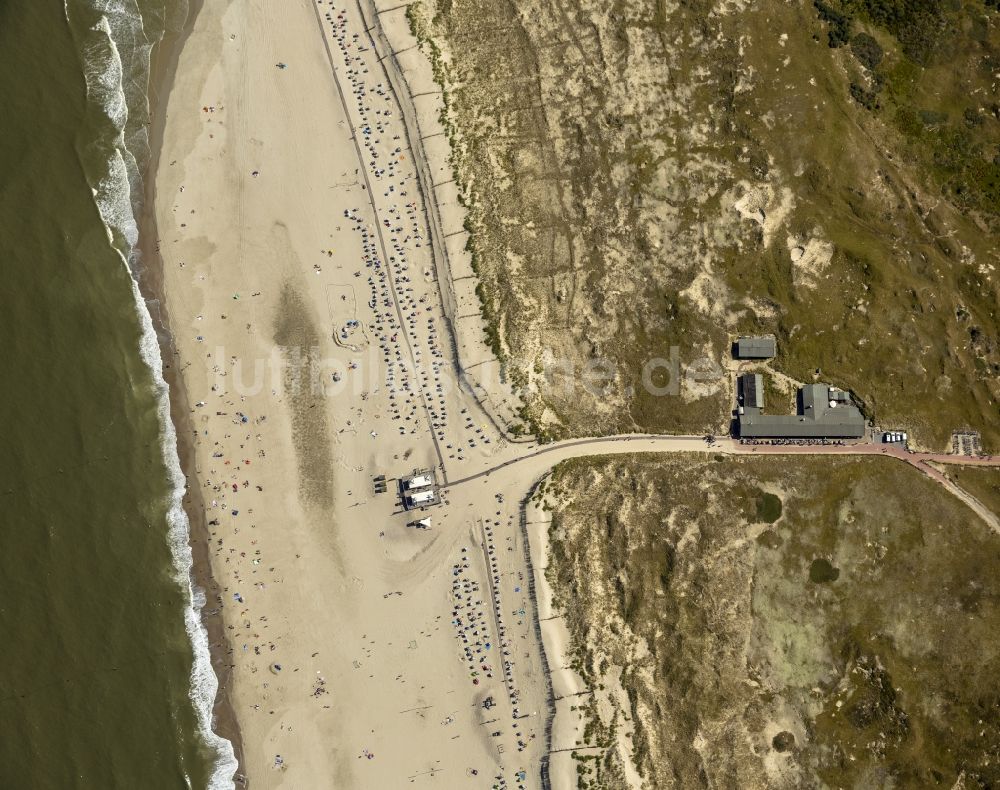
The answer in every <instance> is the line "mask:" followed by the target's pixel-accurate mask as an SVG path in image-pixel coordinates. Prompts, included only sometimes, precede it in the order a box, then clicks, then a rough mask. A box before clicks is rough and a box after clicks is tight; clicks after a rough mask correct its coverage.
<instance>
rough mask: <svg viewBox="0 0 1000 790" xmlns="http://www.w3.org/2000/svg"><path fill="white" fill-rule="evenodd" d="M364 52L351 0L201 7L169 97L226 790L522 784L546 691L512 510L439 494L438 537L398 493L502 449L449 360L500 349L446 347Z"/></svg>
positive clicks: (164, 221)
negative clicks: (226, 696)
mask: <svg viewBox="0 0 1000 790" xmlns="http://www.w3.org/2000/svg"><path fill="white" fill-rule="evenodd" d="M387 17H389V18H388V19H387ZM381 18H382V21H383V22H384V23H385V34H386V35H388V36H389V37H390V38H389V39H384V38H383V39H381V40H382V45H383V46H388V43H387V42H388V41H390V40H392V37H400V38H403V37H405V36H408V35H409V34H408V33H407V31H406V21H405V17H404V14H403V9H402V8H400V9H398V10H396V11H394V12H389V13H386V14H383V15H381ZM411 43H412V42H411ZM374 44H375V42H374V41H373V40H372V39H371V38H369V36H368V33H367V31H366V26H365V23H364V21H363V18H362V15H361V10H360V8H359V6H357V5H351V6H347V7H346V8H345V7H341V6H334V5H331V4H329V3H318V4H317V5H316V6H315V8H314V7H313V6H312V4H311V3H308V2H302V1H300V2H295V3H292V4H289V5H286V6H282V7H281V8H280V10H279V9H277V8H274V7H273V6H269V5H268V4H266V3H263V2H253V3H245V4H240V5H238V6H237V5H235V4H233V5H227V4H226V3H222V2H213V0H208V2H205V3H204V6H203V7H202V9H201V10H200V12H199V14H198V16H197V18H196V20H195V23H194V28H193V30H192V32H191V34H190V36H189V37H188V39H187V41H186V42H185V45H184V47H183V50H182V51H181V53H180V57H179V62H178V67H177V76H176V79H175V80H174V83H173V86H172V88H171V90H170V93H169V96H168V97H167V99H166V107H165V110H166V117H165V122H164V136H163V146H162V150H161V153H160V159H159V165H158V168H157V170H156V173H155V198H154V211H155V218H156V224H157V228H158V235H159V239H158V249H159V252H160V254H161V256H162V261H163V288H164V292H165V297H166V309H167V311H168V313H169V316H170V326H171V330H172V333H173V336H174V342H175V346H176V356H175V359H174V360H173V367H174V370H175V372H176V373H178V374H179V379H180V382H181V384H182V387H183V395H184V400H186V403H187V405H188V411H189V414H188V415H187V419H186V420H185V421H184V422H186V423H187V426H184V425H183V423H182V425H181V430H182V431H183V430H185V428H186V430H187V431H188V432H189V433H188V437H187V438H188V439H190V440H191V442H192V446H193V455H194V457H193V459H191V461H192V463H191V464H190V465H189V470H188V471H189V473H190V474H189V485H190V487H191V490H192V494H194V497H193V499H192V503H193V504H194V506H195V507H197V503H198V500H199V498H200V500H201V503H202V505H203V507H204V517H205V520H206V522H207V524H208V529H209V540H210V543H209V545H210V549H211V563H212V571H213V575H214V577H215V580H216V581H217V583H218V585H219V593H218V596H217V597H216V598H215V599H214V600H209V602H208V606H207V607H206V612H205V614H206V617H207V619H209V620H211V619H212V618H214V617H219V616H221V618H222V622H223V623H224V624H225V634H226V639H227V642H228V648H227V649H228V664H229V668H230V669H231V670H232V680H231V698H232V705H233V710H234V711H235V715H236V718H237V721H238V724H239V727H240V731H241V737H242V741H243V745H244V755H245V756H244V761H243V771H244V772H245V777H242V776H241V777H240V780H239V781H241V782H243V781H247V782H249V783H250V784H251V785H252V786H254V787H257V786H266V787H278V786H284V787H306V786H317V784H319V785H321V786H344V787H395V786H400V785H401V784H402V783H403V782H410V781H414V782H416V781H428V780H431V779H432V778H435V777H437V778H438V779H437V783H438V784H439V785H440V783H441V780H444V781H445V782H446V785H447V786H454V785H457V784H463V785H464V784H467V783H468V782H469V780H470V777H479V779H480V780H481V784H482V785H483V786H490V785H492V784H495V783H500V784H501V785H502V786H508V787H516V786H535V785H536V784H537V781H538V771H537V765H538V759H539V754H540V749H541V744H542V741H543V740H544V739H543V738H542V733H541V731H540V730H539V727H540V726H542V725H543V724H544V716H541V715H539V711H540V710H541V709H542V708H543V706H544V702H545V694H546V684H545V678H544V675H543V674H542V673H541V671H540V669H539V667H540V662H539V661H538V656H537V650H538V646H537V644H536V642H535V640H534V638H533V632H532V630H531V629H532V612H531V609H530V600H529V598H528V585H527V565H526V552H525V550H524V545H523V543H522V538H521V532H520V530H519V526H518V524H517V522H516V513H517V503H516V502H514V503H511V504H510V505H504V504H501V502H500V500H499V497H500V496H502V495H501V492H500V491H499V490H497V491H490V492H489V493H487V491H486V489H487V487H486V486H479V485H477V486H475V487H473V486H472V485H471V484H470V485H466V486H464V487H463V489H462V491H461V495H460V496H456V495H454V494H453V493H452V492H450V491H449V489H448V488H447V486H445V487H444V488H443V490H442V495H443V499H444V503H443V504H442V505H441V506H438V507H436V508H432V509H428V510H427V512H426V513H418V515H419V516H420V517H426V516H430V517H431V519H432V525H431V526H430V528H429V529H425V528H415V527H413V526H407V524H408V523H410V522H412V521H413V520H414V515H413V514H412V513H409V514H408V513H405V512H402V509H401V507H400V502H399V498H398V497H397V496H396V494H395V485H396V483H395V479H396V478H398V477H399V476H401V475H405V474H408V473H410V472H412V471H413V470H414V469H416V468H424V469H431V470H434V473H435V474H436V475H437V477H438V481H439V483H442V484H443V483H445V482H446V481H447V480H448V479H449V477H450V478H452V479H455V478H460V477H466V476H468V475H470V474H474V473H476V472H478V471H480V470H482V469H488V468H490V467H491V466H494V465H495V464H496V463H497V462H498V461H499V460H502V459H503V458H505V457H506V455H505V453H506V454H509V453H510V449H509V445H508V444H507V442H506V441H505V440H504V439H503V437H502V435H501V434H500V432H499V431H498V430H497V428H496V425H497V423H498V422H499V421H500V420H502V417H497V416H496V415H494V414H487V413H486V412H484V411H483V410H482V409H481V408H480V407H479V406H478V403H477V401H476V400H475V399H473V398H471V397H469V395H468V394H467V391H466V390H465V389H464V388H461V387H457V386H454V383H455V381H456V377H455V376H454V369H455V368H454V354H455V353H456V351H457V348H458V344H462V346H463V351H462V353H463V354H466V355H469V354H471V353H480V354H482V355H483V357H484V358H486V357H488V351H486V350H485V346H484V345H482V344H480V346H481V347H480V346H476V345H475V342H473V341H472V340H470V339H469V337H473V338H476V335H475V333H474V332H463V330H462V329H459V331H458V335H459V337H458V338H455V337H454V336H452V335H450V330H449V327H450V326H451V319H452V318H453V317H454V314H453V313H449V312H448V307H447V306H446V299H447V300H450V306H451V307H452V308H453V309H454V302H455V300H454V297H453V296H448V295H442V289H441V288H440V287H439V283H438V276H439V270H438V267H439V266H441V265H442V261H441V260H440V258H441V256H440V254H439V255H438V256H433V255H432V253H431V250H432V244H431V240H430V238H429V234H430V231H429V222H428V216H429V215H428V213H427V207H426V205H425V203H424V198H423V196H422V194H421V190H420V186H419V181H418V176H417V173H416V171H415V168H414V154H413V152H412V149H411V147H410V144H409V141H408V136H407V135H408V133H407V128H406V125H405V124H404V123H403V117H402V109H401V108H400V105H399V103H398V102H397V101H396V99H395V97H394V94H393V91H392V89H391V87H390V84H389V77H388V75H387V74H386V72H385V71H384V70H383V68H382V66H381V61H380V59H379V55H378V53H377V51H376V49H375V46H374ZM394 45H395V46H397V48H402V47H400V46H399V45H398V44H395V42H394ZM411 77H412V78H413V79H418V78H423V79H428V80H429V70H428V73H427V74H424V75H421V74H419V73H416V72H415V73H413V74H412V75H408V79H410V78H411ZM432 110H433V108H432V107H430V109H429V110H427V111H426V112H425V113H424V114H425V115H427V117H428V118H432V117H433V116H432V115H431V114H430V113H431V112H432ZM417 112H421V110H420V109H419V108H418V109H417ZM435 167H436V168H437V169H438V170H441V169H442V168H443V167H444V165H443V164H440V163H439V164H433V163H431V164H430V165H429V166H427V170H426V175H429V174H430V173H433V172H434V168H435ZM435 204H436V208H435V210H436V211H437V215H436V216H435V217H434V218H433V221H434V222H436V223H438V225H439V226H443V227H445V228H452V227H455V225H456V224H457V227H459V228H460V227H461V216H460V214H458V213H457V205H453V204H451V205H450V204H449V202H448V199H447V197H446V196H442V195H436V197H435ZM449 264H451V262H449ZM452 265H456V266H458V265H462V262H461V260H460V259H458V257H457V256H456V260H455V261H454V263H453V264H452ZM477 320H478V319H477ZM480 331H481V330H480ZM467 336H468V337H467ZM476 342H478V338H476ZM379 474H383V475H385V476H386V477H387V478H388V485H389V489H388V491H387V492H386V493H382V494H376V493H374V489H373V483H372V481H373V477H374V476H376V475H379ZM491 488H492V487H491ZM484 503H485V504H484ZM220 646H221V642H220V641H219V640H218V639H217V640H216V649H217V650H218V649H219V648H220Z"/></svg>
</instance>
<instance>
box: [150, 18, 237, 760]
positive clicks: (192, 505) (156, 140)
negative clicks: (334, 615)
mask: <svg viewBox="0 0 1000 790" xmlns="http://www.w3.org/2000/svg"><path fill="white" fill-rule="evenodd" d="M200 8H201V0H191V3H190V8H189V13H188V17H187V20H186V22H185V24H184V26H183V29H181V30H179V31H176V32H171V31H168V32H167V33H166V34H165V35H164V38H163V40H162V41H161V42H160V43H159V44H158V45H157V46H156V47H155V48H154V50H153V54H152V60H151V63H150V78H149V83H150V84H149V106H150V118H151V124H150V128H149V148H150V161H149V163H148V167H147V171H146V173H145V174H144V187H145V193H144V195H143V207H142V213H141V215H140V216H139V218H138V220H139V222H138V224H139V250H140V262H141V269H140V288H141V290H142V293H143V296H144V297H145V298H146V300H147V303H148V304H149V308H150V314H151V315H152V317H153V321H154V324H155V326H156V331H157V335H158V336H159V338H160V353H161V355H162V358H163V360H164V369H163V377H164V380H165V381H166V382H167V384H168V385H169V387H170V410H171V415H170V417H171V420H172V421H173V423H174V425H175V426H176V428H177V436H178V443H177V444H178V446H177V451H178V456H179V458H180V463H181V469H182V470H183V471H184V475H185V477H186V478H187V479H188V481H189V489H188V494H187V496H186V497H185V499H184V508H185V511H186V513H187V516H188V521H189V523H190V531H191V550H192V557H193V567H192V573H193V575H194V580H195V584H196V585H197V586H198V587H199V588H200V589H201V590H203V591H204V593H205V596H206V599H208V600H211V599H212V598H215V597H216V596H217V595H218V594H219V585H218V584H217V583H216V581H215V579H214V577H213V575H212V568H211V563H210V562H209V547H208V529H207V527H206V523H205V517H204V507H203V503H202V500H201V495H200V492H199V490H198V488H197V487H196V486H192V485H191V480H192V479H193V470H194V448H193V445H192V442H191V439H190V436H191V430H190V426H189V419H188V415H189V412H190V409H189V406H188V402H187V395H186V392H185V390H184V388H183V387H182V386H181V381H180V378H179V377H178V375H177V369H176V368H175V366H174V365H173V362H172V360H173V358H174V356H175V349H174V347H173V344H172V342H171V331H170V329H171V328H170V318H169V314H168V311H167V309H166V305H165V294H164V289H163V261H162V259H161V258H160V255H159V249H158V244H157V238H158V233H157V227H156V217H155V214H154V211H153V206H154V201H155V196H156V182H155V178H154V175H155V173H156V170H157V167H158V165H159V154H160V150H161V146H162V145H163V134H164V126H165V123H164V121H165V117H166V112H165V109H166V97H167V96H168V95H169V93H170V88H171V86H172V84H173V82H174V79H175V76H176V72H177V63H178V60H179V57H180V52H181V49H182V48H183V46H184V42H185V40H186V39H187V37H188V35H190V32H191V30H192V28H193V26H194V23H195V19H196V18H197V15H198V12H199V10H200ZM202 622H203V623H204V625H205V628H206V630H207V632H208V641H209V649H210V652H211V657H212V668H213V670H214V671H215V674H216V677H218V679H219V690H218V694H217V696H216V700H215V707H214V711H213V716H214V729H215V732H216V733H218V734H219V735H220V736H222V737H223V738H226V739H227V740H228V741H230V743H232V744H233V750H234V752H235V754H236V759H237V760H238V762H239V765H240V771H239V773H240V775H242V774H243V773H244V771H243V764H244V757H243V739H242V737H241V734H240V731H239V725H238V723H237V720H236V713H235V711H234V710H233V705H232V699H231V689H230V680H231V675H232V672H231V670H230V669H229V667H228V664H227V662H226V660H225V656H226V653H227V650H228V642H227V640H226V636H225V628H224V625H223V623H222V620H221V618H219V617H205V616H204V612H203V618H202Z"/></svg>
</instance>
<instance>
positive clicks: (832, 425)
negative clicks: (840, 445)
mask: <svg viewBox="0 0 1000 790" xmlns="http://www.w3.org/2000/svg"><path fill="white" fill-rule="evenodd" d="M739 431H740V436H741V437H742V438H746V439H860V438H861V437H862V436H864V435H865V416H864V415H863V414H862V413H861V411H860V410H859V409H858V407H857V406H855V405H854V404H853V403H851V402H850V396H849V395H848V394H847V393H846V392H844V391H843V390H838V389H835V388H833V387H831V386H830V385H829V384H809V385H807V386H805V387H802V388H801V389H800V390H799V395H798V414H761V413H760V409H759V408H755V407H752V406H748V405H746V404H744V408H743V410H742V412H741V413H740V415H739Z"/></svg>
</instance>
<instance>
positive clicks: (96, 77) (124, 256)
mask: <svg viewBox="0 0 1000 790" xmlns="http://www.w3.org/2000/svg"><path fill="white" fill-rule="evenodd" d="M94 6H96V9H95V10H99V11H101V12H102V16H101V17H100V20H99V21H98V22H97V24H96V25H94V26H93V27H92V28H91V29H90V31H89V32H88V36H87V40H86V41H85V42H79V43H80V44H81V46H80V50H81V53H82V55H83V65H84V76H85V79H86V84H87V95H88V100H89V101H91V102H92V103H93V104H94V105H95V106H97V107H100V108H101V110H102V111H103V113H104V115H105V116H106V117H107V119H108V121H110V123H111V124H112V125H113V127H114V129H115V130H117V134H116V135H115V137H114V141H113V147H112V149H111V152H110V155H109V158H108V161H107V164H106V171H105V173H104V174H103V175H102V177H100V178H99V179H98V180H97V183H96V185H95V184H91V189H92V192H93V195H94V200H95V203H96V205H97V208H98V210H99V211H100V214H101V219H102V220H103V222H104V225H105V228H106V230H107V233H108V240H109V242H110V243H111V245H112V246H113V247H114V248H115V250H116V251H117V252H118V255H119V257H120V258H121V261H122V264H123V265H124V266H125V267H126V269H127V270H128V271H129V274H130V277H129V280H130V282H131V284H132V295H133V298H134V299H135V306H136V312H137V314H138V317H139V323H140V327H141V329H142V335H141V340H140V348H139V352H140V355H141V357H142V360H143V362H144V363H145V364H146V365H147V366H148V368H149V370H150V373H151V376H152V382H153V388H154V392H155V396H156V403H157V410H158V414H159V418H160V432H161V450H162V453H163V460H164V464H165V466H166V469H167V473H168V475H169V478H170V479H169V482H170V495H169V502H168V511H167V527H168V534H167V541H168V543H169V546H170V552H171V556H172V559H173V564H174V570H175V578H176V581H177V583H178V585H180V587H181V588H182V590H183V591H184V596H185V604H186V605H185V608H184V624H185V629H186V631H187V633H188V636H189V638H190V640H191V646H192V649H193V654H194V661H193V665H192V668H191V683H190V692H189V694H190V698H191V701H192V703H193V705H194V710H195V713H196V716H197V719H198V727H199V736H200V738H201V739H202V740H203V741H204V743H205V744H206V746H207V747H208V748H209V749H211V750H212V752H214V754H215V755H216V759H215V762H214V764H213V767H212V775H211V778H210V781H209V788H210V789H211V790H222V788H232V787H234V786H235V785H234V780H233V777H234V774H235V773H236V771H237V769H238V767H239V766H238V763H237V760H236V757H235V754H234V752H233V745H232V743H230V742H229V741H228V740H226V739H225V738H222V737H220V736H219V735H217V734H216V733H215V732H214V731H213V730H212V711H213V708H214V705H215V698H216V694H217V692H218V688H219V681H218V678H217V677H216V675H215V672H214V671H213V670H212V663H211V656H210V653H209V646H208V632H207V631H206V629H205V626H204V624H203V623H202V620H201V616H200V610H201V607H202V606H203V605H204V602H205V596H204V592H203V591H202V590H201V589H200V588H199V587H198V586H197V585H196V584H195V583H194V579H193V576H192V565H193V557H192V553H191V546H190V524H189V522H188V518H187V514H186V512H185V511H184V507H183V498H184V493H185V490H186V481H185V478H184V474H183V472H182V471H181V465H180V459H179V457H178V453H177V432H176V429H175V427H174V424H173V421H172V420H171V418H170V393H169V387H168V386H167V383H166V381H165V380H164V379H163V372H162V371H163V365H162V359H161V356H160V345H159V341H158V340H157V336H156V330H155V327H154V326H153V319H152V316H151V315H150V312H149V308H148V306H147V304H146V300H145V299H144V298H143V296H142V293H141V292H140V290H139V286H138V283H137V281H136V277H135V272H134V263H135V261H136V258H137V250H136V244H137V242H138V238H139V231H138V225H137V223H136V218H135V204H134V202H133V200H132V196H133V186H135V187H136V188H137V189H138V188H139V187H140V185H141V180H140V173H139V169H138V165H137V162H136V159H135V157H134V156H133V155H132V153H131V152H130V151H129V149H128V147H127V146H126V144H125V129H126V125H127V122H128V117H129V103H128V99H127V97H126V95H125V88H124V85H125V76H126V74H125V72H126V69H125V68H124V67H123V65H122V60H121V55H120V52H119V48H118V41H123V40H124V41H129V42H130V43H132V44H133V45H134V46H133V49H132V52H133V57H135V56H136V49H135V47H136V46H143V47H145V54H144V55H142V57H144V58H145V59H146V62H145V64H144V65H145V69H146V71H147V72H148V56H149V51H150V47H149V45H148V44H146V43H145V41H146V39H145V34H144V32H143V30H142V18H141V16H140V14H139V13H138V9H137V8H136V7H135V5H134V3H129V4H128V5H127V4H126V2H124V1H123V0H103V2H102V1H101V0H98V1H97V2H95V3H94ZM69 17H70V14H69V9H68V7H67V19H69ZM139 42H142V43H141V44H140V43H139ZM143 101H145V96H144V95H143ZM88 175H89V174H88Z"/></svg>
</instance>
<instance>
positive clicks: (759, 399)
mask: <svg viewBox="0 0 1000 790" xmlns="http://www.w3.org/2000/svg"><path fill="white" fill-rule="evenodd" d="M740 387H741V389H742V390H743V405H744V406H749V407H751V408H754V409H763V408H764V377H763V376H761V375H760V373H744V374H743V375H742V376H740Z"/></svg>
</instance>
